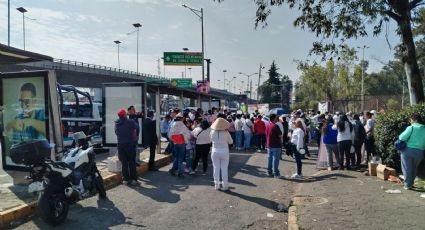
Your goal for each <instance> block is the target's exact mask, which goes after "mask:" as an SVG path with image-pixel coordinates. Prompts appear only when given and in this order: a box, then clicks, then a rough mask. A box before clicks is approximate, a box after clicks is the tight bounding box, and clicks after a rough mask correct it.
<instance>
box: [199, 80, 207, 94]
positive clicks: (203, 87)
mask: <svg viewBox="0 0 425 230" xmlns="http://www.w3.org/2000/svg"><path fill="white" fill-rule="evenodd" d="M196 92H199V93H207V94H208V93H209V92H210V82H209V81H207V80H204V81H197V82H196Z"/></svg>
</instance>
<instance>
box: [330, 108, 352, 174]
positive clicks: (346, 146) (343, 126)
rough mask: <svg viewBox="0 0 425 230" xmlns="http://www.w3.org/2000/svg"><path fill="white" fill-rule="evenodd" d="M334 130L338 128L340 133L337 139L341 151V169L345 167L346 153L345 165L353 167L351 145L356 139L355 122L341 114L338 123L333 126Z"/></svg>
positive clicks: (348, 167)
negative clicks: (351, 163) (351, 164)
mask: <svg viewBox="0 0 425 230" xmlns="http://www.w3.org/2000/svg"><path fill="white" fill-rule="evenodd" d="M332 129H333V130H338V135H337V136H336V141H337V143H338V151H339V162H338V164H339V169H340V170H343V169H344V164H343V163H344V155H345V167H346V168H347V169H351V167H350V159H351V153H350V150H351V145H352V144H353V139H354V132H353V130H354V128H353V124H352V123H351V122H350V121H348V117H347V115H341V116H340V117H339V121H338V123H335V124H334V125H333V126H332Z"/></svg>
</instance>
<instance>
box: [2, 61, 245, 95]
mask: <svg viewBox="0 0 425 230" xmlns="http://www.w3.org/2000/svg"><path fill="white" fill-rule="evenodd" d="M40 69H51V70H55V72H56V75H57V80H58V82H59V83H60V84H62V85H73V86H76V87H85V88H102V84H103V83H112V82H146V83H147V90H148V92H152V93H153V92H156V91H158V90H159V91H160V93H161V94H167V95H173V96H179V97H186V98H191V99H200V100H214V99H220V100H224V101H226V103H229V102H245V101H244V100H246V97H244V96H243V95H237V94H233V93H230V92H228V91H225V90H221V89H216V88H211V90H210V93H209V94H205V93H199V92H197V91H196V85H193V87H192V88H177V87H174V86H172V85H171V83H170V78H165V77H161V76H157V75H151V74H144V73H136V72H133V71H128V70H123V69H118V68H113V67H108V66H102V65H95V64H89V63H84V62H77V61H70V60H64V59H52V60H42V61H35V62H28V63H20V64H8V65H1V66H0V71H2V72H19V71H25V70H40Z"/></svg>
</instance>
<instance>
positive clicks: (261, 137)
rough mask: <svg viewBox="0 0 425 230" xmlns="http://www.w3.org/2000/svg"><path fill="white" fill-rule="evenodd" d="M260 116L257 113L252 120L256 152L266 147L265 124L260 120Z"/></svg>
mask: <svg viewBox="0 0 425 230" xmlns="http://www.w3.org/2000/svg"><path fill="white" fill-rule="evenodd" d="M262 118H263V117H262V116H261V115H258V117H257V119H256V120H255V122H254V133H255V134H256V136H257V147H258V152H261V151H263V150H265V149H266V146H265V145H266V124H265V123H264V121H262Z"/></svg>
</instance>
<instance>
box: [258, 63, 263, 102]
mask: <svg viewBox="0 0 425 230" xmlns="http://www.w3.org/2000/svg"><path fill="white" fill-rule="evenodd" d="M262 69H264V66H262V65H261V63H260V70H259V71H258V87H257V103H258V97H259V95H260V78H261V70H262Z"/></svg>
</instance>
